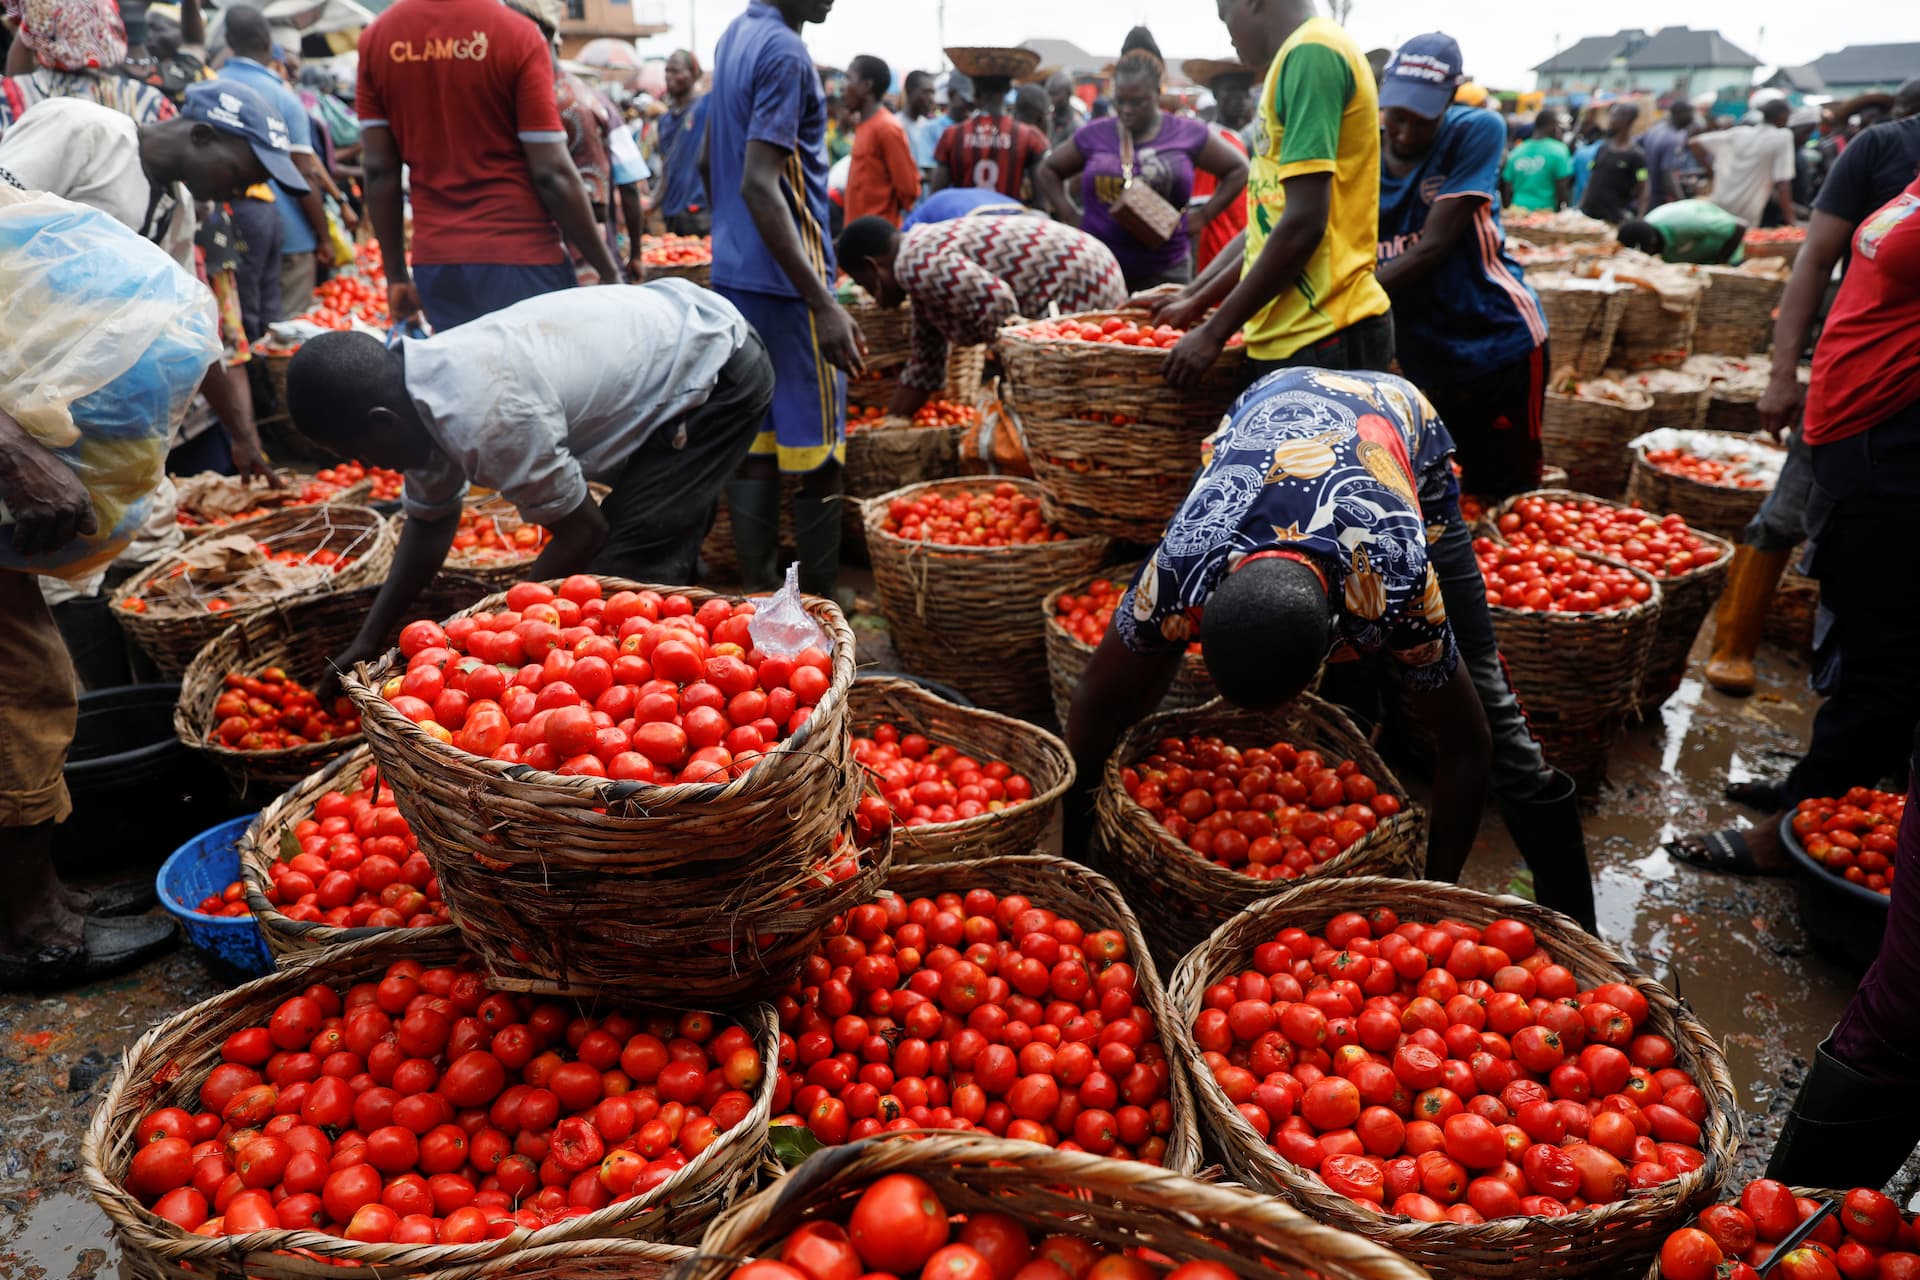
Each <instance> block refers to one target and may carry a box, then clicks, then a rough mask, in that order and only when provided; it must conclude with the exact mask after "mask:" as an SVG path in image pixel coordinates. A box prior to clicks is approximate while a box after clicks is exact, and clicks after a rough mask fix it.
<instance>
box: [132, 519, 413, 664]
mask: <svg viewBox="0 0 1920 1280" xmlns="http://www.w3.org/2000/svg"><path fill="white" fill-rule="evenodd" d="M220 532H221V534H222V535H231V534H236V533H240V534H246V535H247V536H249V537H252V538H256V539H258V540H259V541H261V542H264V543H267V544H269V545H270V546H271V547H272V548H273V549H274V550H275V551H300V552H312V551H319V550H321V549H323V548H324V549H325V550H328V551H333V552H336V553H338V554H341V555H348V554H350V555H352V556H353V557H354V562H353V563H352V564H350V565H348V566H347V567H346V568H344V569H342V570H340V572H338V573H336V574H334V575H332V576H331V577H330V578H328V579H327V580H325V581H324V582H322V583H320V584H318V585H317V586H314V587H310V588H307V589H306V590H302V591H292V592H288V593H286V594H285V595H281V596H276V597H268V598H265V599H252V598H242V600H241V601H239V602H237V603H236V604H235V605H234V607H233V608H231V609H228V610H225V611H223V612H220V613H175V614H155V613H129V612H128V611H127V610H126V609H125V608H123V607H121V606H122V604H123V602H124V601H126V600H129V599H131V598H132V597H134V596H137V595H140V594H141V593H142V592H144V591H145V590H146V587H147V584H148V583H149V582H153V581H155V580H157V579H159V578H161V577H163V576H165V575H166V574H167V573H168V572H169V571H170V570H172V569H173V567H174V566H175V564H176V563H178V557H176V556H168V557H166V558H164V559H161V560H158V561H156V562H155V563H153V564H152V565H150V566H148V568H147V569H145V570H144V571H143V572H141V573H139V574H136V575H135V576H134V577H132V578H130V579H128V580H127V582H126V583H124V584H123V585H122V586H121V587H120V589H119V592H118V593H117V594H116V595H115V596H114V598H113V616H114V618H115V620H116V621H118V622H119V624H120V627H121V629H122V630H124V631H125V632H126V633H127V635H128V636H130V637H131V638H132V639H133V642H134V643H135V644H137V645H139V646H140V648H141V649H142V651H144V652H145V653H146V655H147V656H148V657H149V658H151V659H153V664H154V666H156V667H158V668H159V669H160V674H161V675H163V676H166V677H168V678H170V679H177V678H178V677H180V676H181V675H183V674H185V672H186V669H187V667H188V665H189V664H191V663H192V661H193V656H194V655H195V654H196V653H198V652H200V650H201V649H202V648H204V647H205V646H206V645H207V644H208V643H209V642H210V641H212V640H214V639H216V638H218V637H219V635H220V634H221V633H222V632H224V631H225V630H226V629H227V628H228V627H231V626H236V625H242V626H244V625H246V624H248V623H250V622H252V621H253V620H254V619H256V618H258V617H260V616H262V615H264V614H268V613H272V612H273V611H274V610H276V609H284V608H287V607H289V606H291V605H293V604H296V603H301V602H304V601H307V600H311V599H315V598H317V597H322V596H335V595H341V594H343V593H345V592H348V591H351V590H353V589H354V588H356V587H359V586H361V585H363V584H366V583H378V582H382V581H384V580H385V579H386V576H387V569H388V566H390V565H391V564H392V563H393V546H394V533H393V529H392V527H391V526H390V525H389V524H388V523H387V521H386V519H385V518H384V517H383V516H381V515H380V514H379V513H377V512H374V511H371V510H368V509H367V508H366V507H353V506H342V505H339V504H331V503H330V504H325V505H321V506H315V507H292V508H289V509H288V510H286V511H276V512H273V513H271V514H269V515H264V516H256V517H255V518H254V519H252V520H243V521H241V522H240V523H238V524H230V525H227V526H225V527H224V528H222V529H221V530H220ZM354 630H358V624H357V623H356V624H355V626H354ZM347 639H349V640H350V639H352V634H351V633H349V634H348V636H347ZM343 647H344V645H343Z"/></svg>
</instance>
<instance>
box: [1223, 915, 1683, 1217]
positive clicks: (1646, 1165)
mask: <svg viewBox="0 0 1920 1280" xmlns="http://www.w3.org/2000/svg"><path fill="white" fill-rule="evenodd" d="M1192 1033H1193V1037H1194V1040H1195V1041H1196V1042H1197V1044H1198V1045H1199V1047H1200V1049H1201V1051H1202V1053H1203V1055H1204V1057H1205V1060H1206V1063H1207V1066H1208V1068H1209V1069H1210V1071H1211V1074H1212V1081H1213V1084H1214V1086H1216V1087H1217V1088H1219V1089H1220V1090H1221V1092H1222V1093H1223V1094H1224V1095H1225V1096H1226V1098H1227V1100H1228V1101H1229V1102H1231V1103H1232V1104H1233V1105H1234V1106H1235V1107H1236V1108H1237V1109H1238V1110H1239V1112H1240V1115H1241V1117H1242V1118H1243V1119H1244V1120H1245V1121H1246V1123H1247V1124H1248V1125H1249V1126H1250V1127H1251V1128H1252V1130H1253V1132H1254V1133H1255V1134H1256V1135H1257V1136H1258V1137H1259V1138H1260V1139H1261V1140H1262V1141H1264V1142H1266V1143H1268V1144H1269V1145H1270V1146H1271V1147H1273V1149H1274V1150H1275V1151H1277V1152H1278V1153H1279V1154H1280V1155H1281V1156H1282V1157H1283V1158H1285V1159H1286V1160H1288V1161H1291V1162H1292V1163H1293V1164H1294V1165H1296V1166H1298V1167H1299V1168H1301V1169H1302V1170H1304V1171H1306V1172H1308V1173H1314V1174H1316V1175H1317V1176H1318V1177H1319V1178H1320V1180H1321V1181H1322V1182H1324V1183H1325V1184H1326V1185H1327V1186H1328V1187H1330V1188H1331V1189H1332V1190H1334V1191H1336V1192H1338V1193H1340V1194H1341V1195H1344V1196H1346V1197H1348V1198H1349V1199H1351V1200H1353V1201H1355V1202H1356V1203H1358V1204H1360V1205H1362V1206H1363V1207H1366V1208H1370V1209H1372V1210H1375V1211H1378V1212H1381V1213H1386V1214H1393V1215H1399V1216H1403V1217H1408V1218H1414V1219H1418V1220H1422V1221H1428V1222H1439V1221H1443V1220H1446V1221H1452V1222H1459V1223H1477V1222H1481V1221H1484V1220H1487V1219H1491V1218H1504V1217H1514V1216H1520V1215H1530V1216H1545V1217H1558V1216H1561V1215H1563V1214H1566V1213H1569V1212H1574V1211H1578V1210H1580V1209H1584V1208H1587V1207H1588V1206H1591V1205H1598V1204H1608V1203H1612V1202H1613V1201H1616V1200H1622V1199H1625V1198H1627V1197H1629V1196H1631V1195H1632V1194H1633V1193H1634V1192H1635V1191H1637V1190H1640V1189H1642V1188H1648V1187H1655V1186H1658V1185H1660V1184H1661V1183H1664V1182H1667V1181H1669V1180H1671V1179H1673V1178H1675V1177H1678V1176H1679V1175H1681V1174H1682V1173H1685V1172H1688V1171H1690V1170H1693V1169H1697V1168H1699V1167H1700V1166H1701V1165H1702V1164H1703V1163H1704V1162H1705V1159H1706V1157H1705V1156H1704V1155H1703V1154H1702V1140H1703V1133H1702V1126H1703V1125H1705V1124H1706V1123H1707V1119H1708V1104H1707V1096H1706V1094H1705V1092H1703V1091H1702V1089H1701V1088H1700V1087H1699V1085H1698V1084H1697V1083H1696V1082H1695V1081H1694V1079H1693V1077H1692V1076H1691V1075H1689V1074H1688V1073H1687V1072H1686V1071H1684V1070H1681V1069H1680V1068H1679V1067H1677V1066H1676V1065H1675V1062H1676V1054H1675V1051H1674V1045H1673V1042H1672V1041H1671V1040H1669V1039H1668V1038H1667V1037H1666V1036H1664V1035H1662V1034H1660V1033H1658V1032H1657V1031H1655V1030H1653V1029H1652V1027H1651V1024H1650V1010H1649V1007H1648V1003H1647V998H1646V996H1645V995H1644V994H1642V993H1641V992H1640V991H1639V990H1638V989H1637V988H1635V987H1634V986H1632V985H1631V984H1629V983H1625V982H1610V983H1602V984H1600V985H1598V986H1595V987H1589V988H1585V989H1582V988H1581V986H1580V984H1579V982H1578V980H1577V979H1576V978H1575V977H1574V975H1573V973H1572V972H1571V971H1570V970H1568V969H1567V968H1565V967H1564V966H1562V965H1560V964H1557V963H1555V962H1554V960H1553V957H1552V956H1551V955H1549V954H1548V952H1547V951H1546V949H1545V948H1543V947H1542V946H1541V945H1540V944H1539V941H1538V940H1537V939H1536V938H1535V936H1534V932H1533V930H1532V929H1531V928H1530V927H1528V926H1527V925H1525V924H1523V923H1521V922H1520V921H1517V920H1511V919H1501V920H1495V921H1493V922H1492V923H1490V924H1488V925H1486V926H1485V927H1484V928H1481V927H1476V926H1474V925H1469V924H1465V923H1462V922H1460V921H1457V920H1441V921H1439V922H1438V923H1436V924H1426V923H1419V922H1414V921H1406V922H1402V921H1401V920H1400V919H1399V917H1398V916H1397V915H1396V914H1395V913H1394V912H1393V911H1392V910H1390V909H1387V908H1384V907H1381V908H1375V909H1374V910H1372V911H1369V912H1367V913H1366V914H1364V915H1362V914H1360V913H1358V912H1345V913H1342V914H1340V915H1337V916H1335V917H1333V918H1332V919H1331V920H1329V921H1328V922H1327V924H1326V926H1325V928H1324V929H1323V930H1322V931H1321V933H1319V934H1311V933H1308V932H1307V931H1306V930H1304V929H1299V928H1287V929H1283V930H1281V931H1280V932H1279V933H1278V934H1277V935H1276V936H1275V937H1274V939H1273V940H1272V941H1271V942H1266V943H1263V944H1261V945H1260V946H1259V947H1257V948H1255V950H1254V952H1253V955H1252V965H1251V967H1250V968H1248V969H1246V970H1244V971H1243V972H1241V973H1239V974H1236V975H1234V976H1233V977H1230V978H1224V979H1222V980H1220V981H1218V982H1215V983H1214V984H1213V985H1211V986H1209V987H1208V988H1207V990H1206V994H1205V996H1204V999H1203V1001H1202V1008H1201V1010H1200V1012H1199V1014H1198V1015H1197V1016H1196V1017H1195V1019H1194V1023H1193V1027H1192Z"/></svg>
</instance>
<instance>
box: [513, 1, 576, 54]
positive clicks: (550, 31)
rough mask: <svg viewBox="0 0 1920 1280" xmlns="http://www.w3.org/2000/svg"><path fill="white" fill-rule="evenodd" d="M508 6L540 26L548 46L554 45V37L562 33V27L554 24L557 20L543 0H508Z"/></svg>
mask: <svg viewBox="0 0 1920 1280" xmlns="http://www.w3.org/2000/svg"><path fill="white" fill-rule="evenodd" d="M507 8H509V9H511V10H513V11H514V12H515V13H517V14H519V15H520V16H521V17H523V18H525V19H526V20H527V21H528V22H531V23H532V24H533V25H534V26H536V27H538V28H540V34H541V35H542V36H543V37H545V39H546V42H547V45H548V47H549V48H551V47H552V45H553V38H554V37H555V36H556V35H558V34H559V33H560V28H559V27H558V26H556V25H554V22H555V20H554V18H553V17H552V16H551V15H550V14H549V13H548V12H547V7H546V5H545V4H544V3H543V0H507ZM563 12H564V11H563Z"/></svg>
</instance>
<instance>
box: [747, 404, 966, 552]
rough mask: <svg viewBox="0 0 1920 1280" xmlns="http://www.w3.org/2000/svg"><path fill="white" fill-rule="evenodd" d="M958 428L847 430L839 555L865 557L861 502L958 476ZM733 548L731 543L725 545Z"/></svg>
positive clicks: (889, 427) (901, 427)
mask: <svg viewBox="0 0 1920 1280" xmlns="http://www.w3.org/2000/svg"><path fill="white" fill-rule="evenodd" d="M963 431H964V428H961V427H957V426H956V427H914V426H904V425H903V426H885V427H862V428H861V429H860V430H858V431H850V432H848V433H847V461H846V486H845V487H846V494H847V498H848V501H847V502H845V503H844V504H843V505H842V509H841V517H840V532H841V540H840V548H841V553H842V554H843V555H844V554H847V553H849V552H851V553H853V554H854V555H857V556H864V555H865V554H866V550H867V522H866V513H865V511H864V510H863V509H862V506H861V501H860V500H862V499H866V498H877V497H879V496H880V495H881V494H883V493H892V492H893V491H894V490H895V489H898V488H900V487H901V486H903V485H910V484H925V483H926V482H927V481H929V480H948V479H951V478H952V477H954V476H957V475H959V474H960V437H961V434H962V433H963ZM728 550H729V551H731V550H732V548H731V546H729V548H728Z"/></svg>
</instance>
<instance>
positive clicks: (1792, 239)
mask: <svg viewBox="0 0 1920 1280" xmlns="http://www.w3.org/2000/svg"><path fill="white" fill-rule="evenodd" d="M1806 238H1807V229H1806V228H1805V227H1753V228H1751V229H1750V230H1748V232H1747V234H1746V235H1744V236H1742V237H1741V243H1742V244H1799V243H1800V242H1801V241H1803V240H1805V239H1806Z"/></svg>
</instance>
